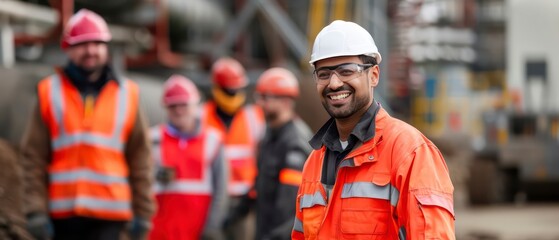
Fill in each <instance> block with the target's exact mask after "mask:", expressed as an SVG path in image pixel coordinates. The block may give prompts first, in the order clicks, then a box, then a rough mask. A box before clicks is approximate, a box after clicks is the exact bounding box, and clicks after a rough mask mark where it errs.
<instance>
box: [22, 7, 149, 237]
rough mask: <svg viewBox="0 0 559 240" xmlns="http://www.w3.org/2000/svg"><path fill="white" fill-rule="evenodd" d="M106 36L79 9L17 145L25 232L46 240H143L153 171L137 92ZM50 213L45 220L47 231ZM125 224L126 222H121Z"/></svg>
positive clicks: (95, 19)
mask: <svg viewBox="0 0 559 240" xmlns="http://www.w3.org/2000/svg"><path fill="white" fill-rule="evenodd" d="M110 40H111V33H110V32H109V29H108V27H107V23H106V22H105V21H104V20H103V19H102V18H101V17H100V16H99V15H97V14H95V13H93V12H91V11H89V10H86V9H82V10H80V11H79V12H77V13H76V14H75V15H74V16H72V17H71V18H70V20H69V21H68V24H67V25H66V28H65V29H64V33H63V36H62V48H63V50H64V51H65V53H66V54H67V56H68V58H69V60H70V61H69V63H68V65H67V66H65V67H64V68H60V69H56V73H55V74H53V75H51V76H49V77H47V78H45V79H43V80H42V81H40V82H39V84H38V106H37V107H36V108H35V110H34V111H33V113H32V116H31V119H30V123H29V126H28V128H27V131H26V133H25V136H24V138H23V142H22V152H23V158H24V159H23V164H24V169H25V180H26V187H25V193H26V198H25V206H26V207H27V210H26V213H27V214H28V215H27V217H28V229H29V231H31V232H32V233H33V235H35V236H36V237H37V238H38V239H46V238H48V237H49V236H48V235H49V232H52V231H48V230H49V229H54V239H103V240H109V239H119V235H120V233H121V231H122V230H123V229H124V227H125V226H128V230H130V233H131V236H132V239H144V238H145V236H146V235H147V231H148V229H149V226H150V224H151V222H150V220H151V216H152V214H153V212H154V210H155V209H154V207H155V204H154V199H153V196H152V193H151V186H152V184H153V172H152V171H153V170H152V167H151V166H152V165H151V162H150V159H149V156H150V148H149V138H148V133H147V132H148V129H147V124H146V120H145V119H144V117H143V115H142V113H141V112H140V109H139V108H138V102H139V88H138V86H137V85H136V84H135V83H134V82H132V81H130V80H128V79H126V78H123V77H122V76H117V75H116V74H115V72H114V71H113V69H112V68H111V67H110V64H109V51H108V42H109V41H110ZM49 215H50V218H51V219H52V225H50V221H49ZM127 222H129V224H127Z"/></svg>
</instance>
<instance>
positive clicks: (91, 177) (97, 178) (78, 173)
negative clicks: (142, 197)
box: [50, 169, 128, 184]
mask: <svg viewBox="0 0 559 240" xmlns="http://www.w3.org/2000/svg"><path fill="white" fill-rule="evenodd" d="M78 180H87V181H91V182H96V183H100V184H115V183H119V184H127V183H128V180H127V178H125V177H118V176H109V175H105V174H102V173H97V172H94V171H91V170H88V169H76V170H71V171H65V172H53V173H51V174H50V181H51V182H52V183H67V182H75V181H78Z"/></svg>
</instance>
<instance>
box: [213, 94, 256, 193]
mask: <svg viewBox="0 0 559 240" xmlns="http://www.w3.org/2000/svg"><path fill="white" fill-rule="evenodd" d="M202 111H203V112H202V122H204V123H205V124H207V125H209V126H211V127H214V128H216V129H217V130H218V131H221V132H222V134H223V136H224V139H225V140H224V143H225V147H224V152H225V153H224V156H225V159H226V160H227V161H228V162H229V168H230V169H231V170H230V174H229V175H230V180H229V194H230V195H231V196H242V195H245V194H247V193H248V192H249V191H250V189H251V188H252V187H253V185H254V180H255V178H256V173H257V166H256V151H257V147H258V142H259V141H260V139H261V138H262V136H263V134H264V129H265V122H264V113H263V112H262V109H260V108H258V107H256V106H245V107H243V108H242V109H241V110H239V112H237V113H236V114H235V116H234V117H233V120H232V122H231V125H230V126H229V129H227V128H226V127H225V124H223V122H222V121H221V119H220V118H219V116H218V115H217V109H216V105H215V103H213V102H208V103H206V104H205V105H204V108H203V109H202Z"/></svg>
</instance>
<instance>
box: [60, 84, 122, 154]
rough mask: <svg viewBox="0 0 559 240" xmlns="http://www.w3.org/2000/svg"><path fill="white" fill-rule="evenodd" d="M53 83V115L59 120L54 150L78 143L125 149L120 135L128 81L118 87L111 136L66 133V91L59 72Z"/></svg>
mask: <svg viewBox="0 0 559 240" xmlns="http://www.w3.org/2000/svg"><path fill="white" fill-rule="evenodd" d="M51 84H52V85H51V91H50V99H51V102H52V104H53V106H52V111H53V116H54V119H55V121H56V122H57V125H58V133H59V134H58V137H57V138H55V139H53V141H52V143H51V144H52V148H53V150H60V149H62V148H65V147H70V146H73V145H76V144H87V145H94V146H100V147H105V148H109V149H113V150H116V151H123V149H124V143H123V142H122V141H121V140H120V135H122V129H123V126H124V122H125V121H126V119H125V118H126V113H127V112H128V109H127V107H128V98H127V96H128V84H129V83H128V81H124V82H122V83H121V86H119V89H118V96H117V99H118V100H117V101H118V103H117V104H118V105H117V107H116V109H115V113H114V116H116V119H115V123H114V124H115V126H114V128H113V132H112V135H111V136H104V135H99V134H92V133H89V132H78V133H72V134H68V133H66V129H64V108H65V106H64V99H63V97H64V93H63V92H62V80H61V79H60V76H59V75H58V74H54V75H52V76H51Z"/></svg>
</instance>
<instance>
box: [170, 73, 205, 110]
mask: <svg viewBox="0 0 559 240" xmlns="http://www.w3.org/2000/svg"><path fill="white" fill-rule="evenodd" d="M199 102H200V93H199V92H198V88H197V87H196V85H194V83H192V81H191V80H190V79H188V78H186V77H184V76H181V75H177V74H175V75H173V76H171V77H170V78H169V79H167V81H166V82H165V84H164V85H163V104H164V105H165V106H169V105H173V104H182V103H185V104H196V103H199Z"/></svg>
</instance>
